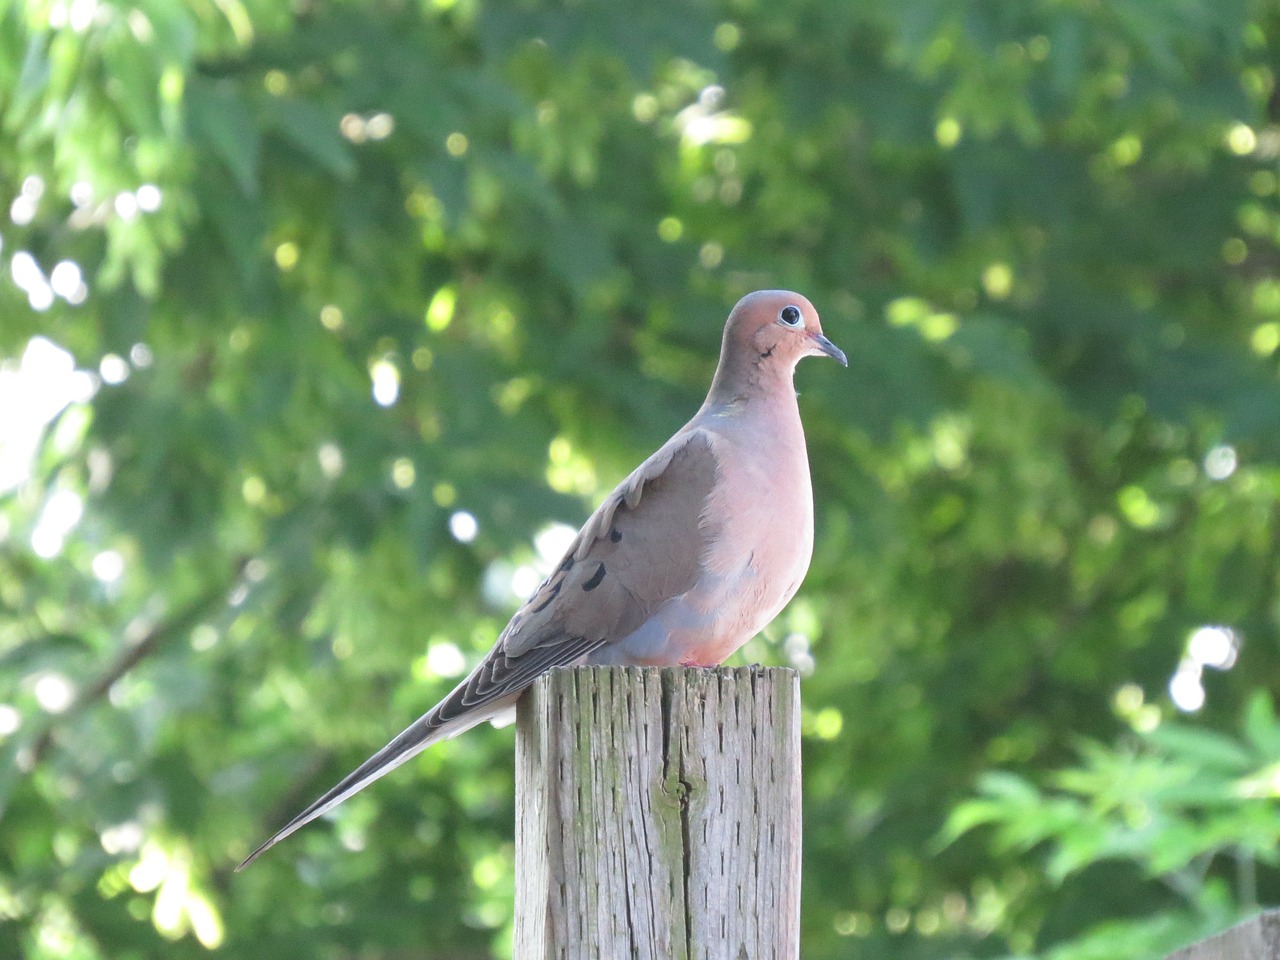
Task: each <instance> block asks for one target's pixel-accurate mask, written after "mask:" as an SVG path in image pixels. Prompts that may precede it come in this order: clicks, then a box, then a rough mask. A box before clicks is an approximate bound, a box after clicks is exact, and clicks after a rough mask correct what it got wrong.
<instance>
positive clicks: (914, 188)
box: [0, 0, 1280, 960]
mask: <svg viewBox="0 0 1280 960" xmlns="http://www.w3.org/2000/svg"><path fill="white" fill-rule="evenodd" d="M1278 57H1280V3H1277V2H1275V0H1165V2H1153V0H1107V2H1106V3H1098V2H1096V0H1033V2H1025V0H1017V2H1015V0H1007V2H996V0H948V2H946V3H943V2H939V0H909V2H900V0H894V2H887V0H866V2H862V3H856V4H855V3H848V2H845V0H777V2H761V0H698V2H692V3H686V2H673V0H652V2H648V3H645V4H636V5H623V4H615V3H609V2H604V0H577V2H571V3H563V4H555V3H542V2H536V0H527V2H521V3H498V2H496V0H349V2H338V0H295V2H292V3H286V2H280V0H211V2H206V0H187V2H178V0H143V2H139V3H136V4H129V3H124V2H108V0H30V2H25V3H24V2H18V0H0V129H2V135H0V202H2V205H0V262H2V264H3V268H4V269H3V274H2V275H0V751H2V753H3V759H2V760H0V957H5V958H9V957H13V958H19V957H21V958H34V960H54V958H67V960H107V958H110V960H133V958H138V960H141V958H152V957H165V958H196V957H204V956H208V955H216V956H218V957H226V958H261V957H263V956H270V957H273V958H274V960H291V958H321V960H330V958H332V960H345V958H352V960H354V958H360V960H401V958H404V960H408V958H422V960H436V958H449V960H473V958H474V960H482V958H506V957H510V956H511V954H512V944H511V922H512V918H511V911H512V889H513V880H512V869H513V848H512V818H513V803H512V759H511V755H512V740H513V737H512V733H511V731H510V730H509V729H508V730H491V729H489V728H488V727H485V728H484V729H479V730H476V731H474V732H472V733H470V734H468V735H467V736H466V737H465V738H464V739H463V740H461V741H454V742H450V743H447V744H444V745H441V746H439V747H436V748H434V749H432V750H430V751H428V752H427V753H425V754H424V755H422V756H421V757H420V758H419V759H417V760H415V761H414V762H412V763H411V764H409V765H407V766H405V767H403V768H401V769H400V770H398V771H396V773H395V774H394V775H392V776H390V777H388V778H387V779H385V780H383V781H381V782H379V783H378V784H377V785H376V786H375V787H373V788H372V789H370V790H367V791H366V792H364V793H362V794H360V795H359V796H358V797H356V798H355V799H353V800H351V801H350V802H348V803H346V804H345V805H343V806H342V807H341V808H340V809H338V810H337V811H335V813H334V814H333V815H332V816H331V817H330V818H328V819H327V820H325V821H323V822H321V823H320V824H318V825H315V826H313V827H310V828H308V829H307V830H305V831H303V832H302V833H301V834H299V835H297V836H296V837H294V838H292V839H291V840H289V841H288V842H287V843H285V844H284V845H282V846H280V847H278V848H276V849H275V850H273V851H272V852H271V853H270V854H269V855H268V856H267V857H266V858H264V859H263V860H262V861H260V862H259V863H258V864H256V865H255V866H254V867H253V868H252V869H251V870H249V871H248V872H247V873H244V874H240V875H236V876H234V877H233V876H232V873H231V870H232V868H233V866H234V865H235V863H236V862H237V861H238V860H239V859H240V858H241V857H243V856H244V855H245V854H246V853H247V852H248V851H249V850H250V849H251V848H252V846H253V845H254V844H256V843H257V842H258V841H260V840H261V839H263V838H264V837H265V836H267V835H268V834H269V833H270V832H271V831H272V830H273V829H274V828H275V827H276V826H277V825H279V823H281V822H282V821H283V820H284V819H286V818H287V817H288V816H289V815H291V814H292V813H294V812H295V811H296V809H297V808H299V807H300V806H301V805H302V804H303V803H305V802H306V801H308V800H310V799H311V798H312V797H313V796H314V795H316V794H317V793H318V792H320V791H321V790H322V789H324V788H326V787H327V786H329V785H330V784H331V783H332V782H333V781H334V780H335V779H336V778H337V777H338V776H340V775H341V774H343V773H345V772H346V771H347V770H348V769H350V768H351V767H353V766H354V765H355V764H356V763H358V762H359V761H361V760H363V759H364V758H365V757H366V756H367V755H368V754H369V753H371V752H372V751H373V750H374V749H376V748H377V747H379V746H381V745H382V744H383V743H384V742H385V741H386V740H387V739H388V738H389V737H390V736H391V735H392V734H394V733H396V732H398V731H399V730H400V729H401V728H402V727H403V726H405V725H406V724H407V722H408V721H410V720H411V719H413V718H415V717H416V716H418V714H419V713H421V712H422V711H424V710H425V709H426V708H427V707H429V706H430V705H431V704H433V703H434V702H435V701H436V699H437V698H438V697H440V696H441V695H442V694H444V693H445V692H446V691H447V690H448V689H450V688H451V687H452V686H453V685H454V683H455V682H456V681H457V679H458V678H459V677H460V676H461V675H462V674H463V672H464V671H465V670H466V669H467V668H468V666H469V665H470V664H472V663H474V662H475V660H476V659H477V657H478V656H479V655H480V654H481V653H482V652H483V651H484V650H486V649H487V648H488V647H489V645H490V644H491V643H492V641H493V639H494V637H495V636H496V634H497V632H498V630H499V629H500V628H501V626H502V625H503V624H504V623H505V621H506V619H507V618H508V616H509V615H510V614H511V612H512V611H513V610H514V608H515V607H516V606H517V604H518V603H519V601H520V598H521V597H522V596H525V595H527V594H528V593H529V592H530V591H531V590H532V588H533V587H534V586H535V585H536V583H537V582H538V580H539V579H540V577H541V576H542V573H543V572H544V571H545V570H546V568H547V564H548V563H550V562H552V561H553V560H554V559H555V558H556V556H557V554H558V552H559V551H560V550H561V549H563V547H564V545H565V543H566V538H567V537H568V536H569V535H570V534H571V533H572V531H573V530H574V529H576V527H577V525H578V524H579V523H580V522H581V521H582V520H583V519H584V518H585V517H586V515H587V513H588V512H589V510H590V509H591V508H592V506H593V505H594V504H595V503H596V502H597V501H598V500H599V499H600V498H601V497H602V496H603V495H604V494H605V493H606V492H607V491H608V490H609V489H610V488H611V487H612V485H613V484H614V483H615V482H617V481H618V480H619V479H621V478H622V477H623V476H624V475H625V474H626V473H627V472H628V471H629V470H630V469H631V467H632V466H634V465H635V464H636V463H637V462H638V461H639V460H640V459H641V458H642V457H644V456H645V455H647V454H648V453H649V452H650V451H651V450H652V449H654V447H655V446H656V445H657V444H659V443H660V442H661V441H662V440H664V439H665V438H666V437H667V436H668V435H669V434H670V433H671V431H672V430H674V429H675V428H677V427H678V426H679V425H680V424H681V423H682V422H683V421H684V420H685V419H687V418H688V417H689V416H690V415H691V414H692V412H693V411H694V410H695V409H696V408H697V406H698V404H699V402H700V401H701V398H702V396H703V393H704V391H705V389H706V385H707V383H708V381H709V379H710V375H711V371H712V369H713V367H714V364H715V360H716V351H717V348H718V343H719V338H720V332H721V327H722V323H723V319H724V316H725V314H726V312H727V310H728V308H729V307H730V306H731V305H732V304H733V302H734V301H735V300H736V298H737V297H738V296H739V295H741V294H742V293H744V292H746V291H748V290H751V289H754V288H757V287H765V286H768V287H775V286H781V287H790V288H794V289H797V290H800V291H802V292H804V293H806V294H807V295H808V296H809V297H810V298H811V299H812V300H813V302H814V303H815V304H816V305H817V307H818V309H819V311H820V312H821V313H822V316H823V319H824V323H825V327H826V330H827V333H828V334H829V335H830V336H831V338H832V339H833V340H835V341H836V342H837V343H838V344H840V345H841V346H842V347H843V348H844V349H845V350H846V351H847V352H848V354H849V357H850V369H849V370H848V371H844V370H841V369H839V368H838V367H837V366H836V365H835V364H830V363H826V364H824V363H819V362H813V363H805V364H803V365H802V366H801V367H800V370H799V373H798V378H797V383H798V387H799V390H800V392H801V394H802V396H801V406H802V412H803V415H804V418H805V421H806V426H807V431H808V437H809V443H810V450H811V459H812V462H813V476H814V486H815V499H816V503H817V525H818V537H817V545H816V551H815V557H814V563H813V568H812V570H811V571H810V574H809V577H808V580H807V582H806V583H805V586H804V588H803V590H802V591H801V593H800V595H799V596H798V598H797V599H796V600H795V601H794V602H793V603H792V604H791V606H790V607H789V609H788V610H787V611H786V612H785V613H784V614H783V615H782V616H781V617H780V618H779V620H778V621H777V622H776V623H774V624H773V625H772V626H771V627H770V628H769V629H768V630H767V631H766V632H765V634H764V635H763V636H762V637H760V638H758V639H757V640H755V641H753V642H752V643H751V644H750V645H749V646H748V647H747V648H746V649H745V650H744V651H743V652H742V653H741V654H739V655H737V656H736V657H735V658H734V660H732V661H731V663H749V662H755V661H760V662H765V663H779V664H791V665H794V666H795V667H796V668H797V669H799V670H800V671H801V672H802V674H803V675H804V680H803V687H802V689H803V696H804V703H805V708H804V719H803V722H804V733H805V804H806V809H805V824H806V838H805V863H804V904H803V926H804V945H803V954H804V956H805V957H806V960H834V958H877V960H880V958H884V960H930V958H986V957H993V958H995V957H1021V958H1026V957H1033V956H1034V957H1045V958H1050V960H1091V958H1097V960H1126V958H1143V957H1152V956H1162V955H1163V954H1164V953H1165V952H1167V951H1168V950H1171V949H1173V948H1174V947H1177V946H1180V945H1183V944H1185V943H1187V942H1189V941H1190V940H1192V939H1193V938H1195V937H1197V936H1200V935H1203V934H1207V933H1210V932H1213V931H1216V930H1218V929H1221V928H1223V927H1225V926H1227V925H1229V924H1230V923H1232V922H1233V921H1235V920H1236V919H1238V918H1239V917H1241V916H1244V915H1247V914H1248V913H1249V912H1250V911H1252V910H1254V909H1256V908H1257V907H1258V906H1259V905H1260V904H1261V905H1266V904H1268V903H1271V904H1275V903H1277V902H1280V869H1277V849H1278V848H1277V842H1278V841H1280V810H1278V808H1277V802H1276V800H1277V797H1278V796H1280V722H1277V719H1276V716H1275V712H1274V699H1273V694H1274V693H1275V691H1276V688H1277V684H1278V683H1280V643H1278V641H1280V378H1278V373H1280V276H1278V275H1277V266H1280V205H1278V203H1277V189H1278V184H1280V96H1278V95H1277V93H1276V89H1275V84H1276V76H1275V65H1276V63H1277V58H1278ZM767 908H768V905H762V909H767Z"/></svg>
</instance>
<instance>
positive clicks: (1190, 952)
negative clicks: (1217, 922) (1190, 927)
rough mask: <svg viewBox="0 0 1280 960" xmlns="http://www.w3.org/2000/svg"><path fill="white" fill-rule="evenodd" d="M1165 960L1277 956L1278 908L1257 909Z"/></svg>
mask: <svg viewBox="0 0 1280 960" xmlns="http://www.w3.org/2000/svg"><path fill="white" fill-rule="evenodd" d="M1168 960H1280V910H1268V911H1267V912H1265V913H1260V914H1258V916H1256V917H1253V918H1252V919H1249V920H1246V921H1245V922H1244V923H1240V924H1237V925H1236V926H1234V927H1232V928H1231V929H1230V930H1227V931H1226V932H1224V933H1220V934H1218V935H1217V936H1216V937H1210V938H1209V939H1208V940H1202V941H1200V942H1199V943H1197V944H1194V945H1192V946H1190V947H1187V949H1185V950H1179V951H1178V952H1177V953H1173V954H1170V955H1169V958H1168Z"/></svg>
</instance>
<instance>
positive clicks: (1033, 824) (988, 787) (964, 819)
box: [943, 691, 1280, 960]
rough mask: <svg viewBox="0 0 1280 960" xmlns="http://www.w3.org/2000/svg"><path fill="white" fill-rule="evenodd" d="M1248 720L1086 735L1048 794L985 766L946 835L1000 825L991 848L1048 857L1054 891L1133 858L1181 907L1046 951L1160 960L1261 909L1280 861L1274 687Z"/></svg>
mask: <svg viewBox="0 0 1280 960" xmlns="http://www.w3.org/2000/svg"><path fill="white" fill-rule="evenodd" d="M1242 727H1243V729H1242V730H1241V732H1240V734H1238V735H1234V736H1233V735H1230V734H1226V733H1221V732H1216V731H1212V730H1207V729H1204V728H1202V727H1198V726H1192V725H1188V724H1185V723H1177V722H1169V723H1163V724H1160V725H1159V726H1157V727H1156V728H1155V729H1153V730H1150V731H1149V732H1146V733H1139V734H1137V735H1136V736H1135V737H1134V738H1132V742H1129V743H1122V744H1121V745H1119V746H1110V745H1105V744H1099V743H1095V742H1086V743H1083V744H1081V746H1080V748H1079V754H1080V757H1079V765H1078V766H1073V767H1068V768H1066V769H1063V770H1059V771H1057V772H1055V773H1054V774H1052V775H1051V776H1050V777H1049V778H1048V782H1049V783H1050V784H1051V787H1050V789H1048V790H1046V789H1043V788H1040V787H1038V786H1036V785H1035V784H1034V783H1033V782H1031V781H1029V780H1028V779H1027V778H1026V777H1023V776H1019V775H1016V774H1010V773H1004V772H1000V771H992V772H989V773H987V774H984V775H983V776H982V778H981V779H980V782H979V796H978V797H977V798H974V799H971V800H968V801H965V802H964V803H961V804H960V805H958V806H957V807H955V808H954V809H953V810H952V812H951V815H950V817H949V818H948V820H947V825H946V828H945V831H944V834H943V835H944V837H945V838H946V839H947V840H948V841H951V842H954V841H955V840H957V839H958V838H959V837H961V836H963V835H964V834H966V833H968V832H970V831H972V830H974V829H976V828H978V827H990V828H992V829H993V830H994V834H993V848H994V849H996V850H1000V851H1004V852H1007V853H1016V854H1020V855H1027V854H1029V853H1030V854H1031V855H1032V856H1036V857H1037V859H1041V858H1042V860H1043V868H1042V869H1043V871H1044V874H1045V875H1046V876H1047V877H1048V878H1049V879H1050V880H1051V881H1052V882H1053V883H1054V884H1056V885H1058V886H1061V885H1063V884H1065V883H1066V882H1067V881H1068V880H1069V879H1071V878H1076V877H1088V875H1089V872H1090V871H1091V869H1092V868H1094V867H1095V866H1096V865H1098V864H1101V863H1104V862H1107V861H1119V862H1123V863H1127V864H1132V865H1133V867H1135V868H1136V872H1137V873H1138V874H1139V875H1140V876H1141V877H1142V878H1143V879H1144V880H1146V881H1158V882H1159V884H1160V885H1162V886H1164V887H1166V888H1167V889H1168V890H1169V891H1171V893H1172V894H1174V895H1175V896H1176V898H1177V900H1178V901H1180V906H1179V907H1178V908H1176V909H1175V908H1170V907H1164V908H1163V909H1161V910H1160V911H1159V912H1154V913H1153V915H1151V916H1147V917H1142V918H1140V919H1132V920H1124V921H1112V922H1110V923H1105V924H1100V925H1098V926H1097V927H1096V928H1094V929H1092V930H1090V931H1089V932H1088V933H1086V934H1084V935H1082V936H1080V937H1079V938H1077V939H1075V940H1073V941H1071V942H1069V943H1066V944H1062V945H1059V946H1057V947H1055V948H1053V949H1052V950H1050V951H1048V952H1047V953H1046V956H1048V957H1050V958H1052V960H1090V958H1093V957H1097V958H1102V957H1117V956H1123V957H1151V958H1159V957H1163V956H1165V955H1167V954H1168V953H1170V952H1172V951H1173V950H1175V949H1177V948H1178V947H1180V946H1184V945H1186V944H1187V943H1189V942H1191V941H1192V940H1197V939H1200V938H1202V937H1205V936H1208V935H1210V934H1212V933H1214V932H1216V931H1218V930H1220V929H1221V928H1222V927H1223V926H1224V925H1226V924H1227V923H1229V922H1231V921H1233V920H1237V919H1242V918H1243V916H1245V915H1247V914H1248V913H1249V912H1252V911H1254V910H1256V909H1257V905H1258V903H1259V890H1258V873H1257V871H1258V867H1259V865H1264V866H1266V867H1275V866H1276V865H1277V863H1278V862H1280V817H1278V816H1277V815H1276V810H1275V799H1276V797H1277V796H1280V722H1277V720H1276V716H1275V711H1274V708H1273V706H1272V702H1271V699H1270V697H1269V696H1268V695H1267V694H1265V693H1263V692H1261V691H1257V692H1255V693H1254V694H1253V695H1252V696H1251V697H1250V698H1249V700H1248V702H1247V705H1246V708H1245V716H1244V721H1243V724H1242ZM1033 851H1034V853H1033ZM1223 866H1225V867H1226V868H1227V869H1226V871H1225V873H1223V872H1221V871H1217V872H1215V871H1216V870H1217V868H1220V867H1223ZM1224 876H1225V877H1232V878H1234V890H1231V889H1228V887H1227V884H1226V881H1225V880H1224V879H1223V878H1224Z"/></svg>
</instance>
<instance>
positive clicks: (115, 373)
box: [98, 353, 129, 384]
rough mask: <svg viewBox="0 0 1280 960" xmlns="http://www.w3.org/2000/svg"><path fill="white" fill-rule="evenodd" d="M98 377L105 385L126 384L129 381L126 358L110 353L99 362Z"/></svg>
mask: <svg viewBox="0 0 1280 960" xmlns="http://www.w3.org/2000/svg"><path fill="white" fill-rule="evenodd" d="M98 375H99V376H100V377H102V382H103V383H110V384H117V383H124V382H125V381H126V380H128V379H129V364H128V363H127V362H126V361H125V359H124V357H120V356H116V354H114V353H108V354H106V355H105V356H104V357H103V358H102V359H101V360H99V361H98Z"/></svg>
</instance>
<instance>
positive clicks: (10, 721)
mask: <svg viewBox="0 0 1280 960" xmlns="http://www.w3.org/2000/svg"><path fill="white" fill-rule="evenodd" d="M21 726H22V714H20V713H19V712H18V711H17V709H16V708H15V707H13V706H12V705H11V704H8V703H0V737H8V736H12V735H13V734H15V733H17V732H18V730H19V728H21Z"/></svg>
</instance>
